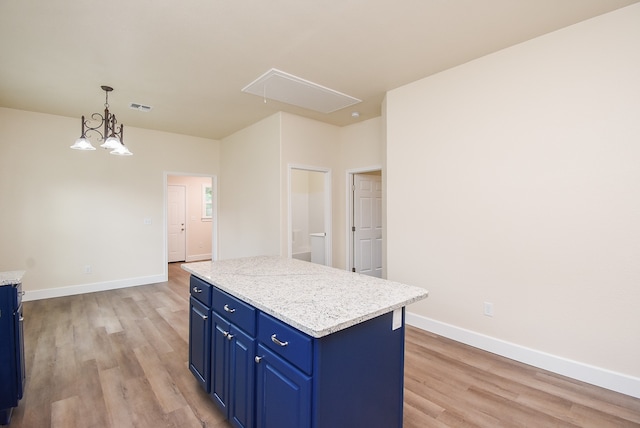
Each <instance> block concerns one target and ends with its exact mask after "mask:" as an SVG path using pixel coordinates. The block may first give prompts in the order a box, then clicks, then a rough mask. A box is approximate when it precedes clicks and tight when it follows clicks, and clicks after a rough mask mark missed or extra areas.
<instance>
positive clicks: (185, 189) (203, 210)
mask: <svg viewBox="0 0 640 428" xmlns="http://www.w3.org/2000/svg"><path fill="white" fill-rule="evenodd" d="M164 184H165V239H164V242H165V257H166V260H167V262H168V263H172V262H194V261H200V260H216V258H217V251H216V249H217V233H216V230H217V217H218V216H217V191H216V189H217V182H216V177H215V176H209V175H197V174H187V173H165V177H164Z"/></svg>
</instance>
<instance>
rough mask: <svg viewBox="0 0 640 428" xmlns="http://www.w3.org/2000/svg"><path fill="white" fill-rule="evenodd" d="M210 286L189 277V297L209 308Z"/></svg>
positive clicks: (193, 277) (192, 276)
mask: <svg viewBox="0 0 640 428" xmlns="http://www.w3.org/2000/svg"><path fill="white" fill-rule="evenodd" d="M211 288H212V287H211V284H209V283H208V282H205V281H203V280H201V279H200V278H198V277H197V276H194V275H191V279H190V281H189V289H190V292H191V295H192V296H193V297H194V298H195V299H198V300H199V301H200V302H202V303H203V304H204V305H206V306H208V307H211Z"/></svg>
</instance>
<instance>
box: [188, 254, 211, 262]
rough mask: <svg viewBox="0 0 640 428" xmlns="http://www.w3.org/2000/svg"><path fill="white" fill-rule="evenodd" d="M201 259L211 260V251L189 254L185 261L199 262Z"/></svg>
mask: <svg viewBox="0 0 640 428" xmlns="http://www.w3.org/2000/svg"><path fill="white" fill-rule="evenodd" d="M202 260H211V253H208V254H192V255H190V256H187V260H185V263H191V262H199V261H202Z"/></svg>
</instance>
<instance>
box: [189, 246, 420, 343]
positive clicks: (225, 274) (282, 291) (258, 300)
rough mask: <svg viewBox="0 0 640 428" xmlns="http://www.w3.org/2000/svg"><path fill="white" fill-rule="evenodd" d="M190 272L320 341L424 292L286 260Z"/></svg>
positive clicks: (202, 266)
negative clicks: (319, 338) (321, 338)
mask: <svg viewBox="0 0 640 428" xmlns="http://www.w3.org/2000/svg"><path fill="white" fill-rule="evenodd" d="M182 268H183V269H184V270H186V271H187V272H189V273H191V274H193V275H195V276H197V277H199V278H200V279H202V280H204V281H207V282H209V283H211V284H213V285H215V286H216V287H218V288H219V289H221V290H224V291H226V292H227V293H229V294H231V295H233V296H235V297H237V298H239V299H240V300H243V301H245V302H246V303H249V304H250V305H252V306H254V307H256V308H257V309H260V310H261V311H263V312H266V313H268V314H270V315H272V316H274V317H275V318H277V319H279V320H281V321H283V322H285V323H287V324H289V325H291V326H293V327H295V328H297V329H298V330H300V331H303V332H305V333H307V334H308V335H310V336H312V337H322V336H326V335H328V334H331V333H334V332H336V331H339V330H342V329H345V328H348V327H351V326H353V325H356V324H358V323H361V322H363V321H366V320H369V319H372V318H375V317H377V316H378V315H382V314H385V313H388V312H391V311H393V310H395V309H399V308H402V307H403V306H406V305H408V304H410V303H413V302H416V301H418V300H422V299H425V298H426V297H427V295H428V292H427V291H426V290H425V289H423V288H420V287H415V286H411V285H406V284H401V283H399V282H394V281H388V280H384V279H380V278H374V277H370V276H366V275H361V274H357V273H352V272H347V271H344V270H340V269H335V268H331V267H327V266H322V265H318V264H313V263H309V262H305V261H301V260H296V259H289V258H284V257H271V256H261V257H247V258H241V259H232V260H222V261H217V262H210V261H209V262H195V263H187V264H183V265H182Z"/></svg>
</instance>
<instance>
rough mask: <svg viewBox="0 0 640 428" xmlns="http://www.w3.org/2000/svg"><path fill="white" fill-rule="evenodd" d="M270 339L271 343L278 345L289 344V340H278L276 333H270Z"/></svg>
mask: <svg viewBox="0 0 640 428" xmlns="http://www.w3.org/2000/svg"><path fill="white" fill-rule="evenodd" d="M271 341H272V342H273V343H275V344H276V345H279V346H287V345H288V344H289V342H282V341H280V340H279V339H278V338H277V337H276V335H275V334H272V335H271Z"/></svg>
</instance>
